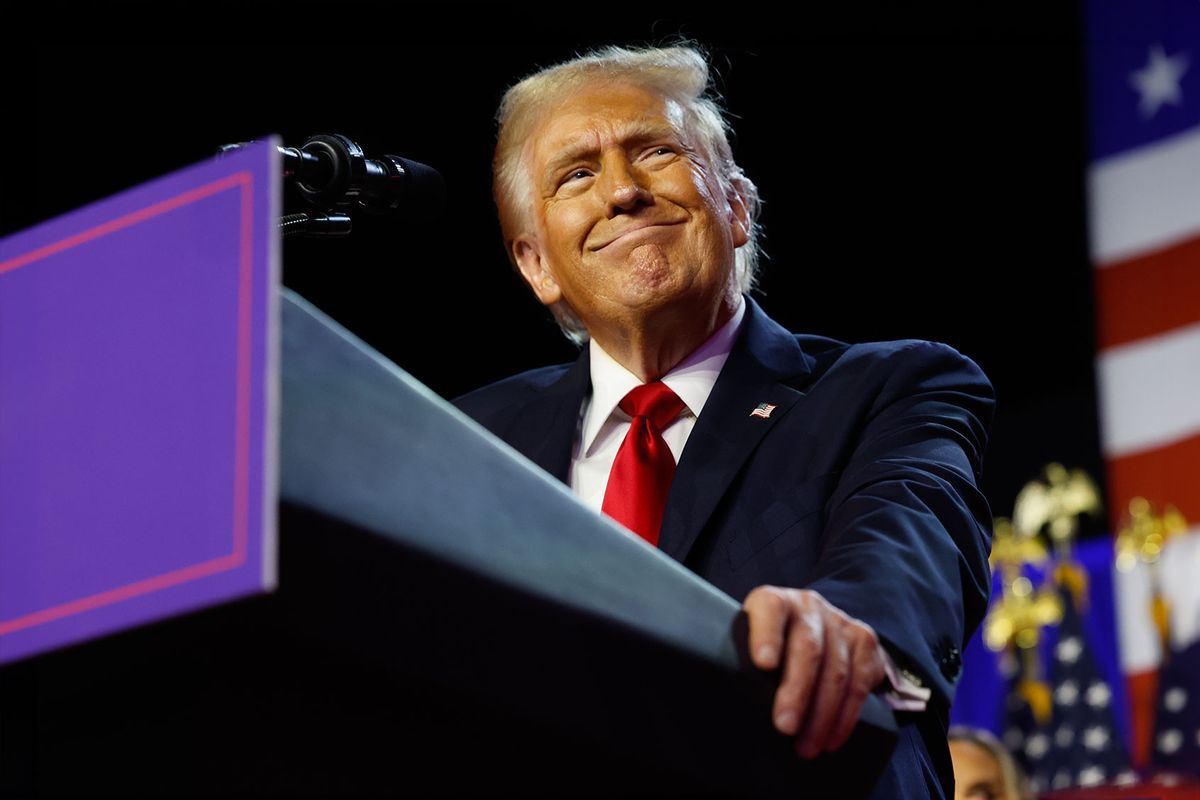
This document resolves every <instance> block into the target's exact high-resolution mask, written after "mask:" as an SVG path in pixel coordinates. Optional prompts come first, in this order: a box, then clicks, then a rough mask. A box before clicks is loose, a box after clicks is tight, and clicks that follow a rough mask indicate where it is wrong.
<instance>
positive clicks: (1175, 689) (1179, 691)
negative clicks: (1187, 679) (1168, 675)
mask: <svg viewBox="0 0 1200 800" xmlns="http://www.w3.org/2000/svg"><path fill="white" fill-rule="evenodd" d="M1186 705H1187V692H1185V691H1184V690H1183V687H1182V686H1172V687H1171V688H1170V689H1168V690H1167V691H1166V692H1165V693H1164V694H1163V708H1165V709H1167V711H1170V712H1171V713H1173V714H1174V713H1179V712H1180V711H1183V707H1184V706H1186Z"/></svg>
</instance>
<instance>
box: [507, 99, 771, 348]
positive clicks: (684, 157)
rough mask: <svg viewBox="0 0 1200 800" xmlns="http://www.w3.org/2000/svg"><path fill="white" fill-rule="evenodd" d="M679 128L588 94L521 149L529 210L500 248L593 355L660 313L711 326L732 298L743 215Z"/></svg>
mask: <svg viewBox="0 0 1200 800" xmlns="http://www.w3.org/2000/svg"><path fill="white" fill-rule="evenodd" d="M682 125H683V114H682V112H681V109H680V108H679V105H678V104H677V103H675V102H674V101H671V100H667V99H665V98H663V97H662V96H660V95H658V94H657V93H654V92H651V91H648V90H646V89H642V88H640V87H637V86H634V85H630V84H624V83H618V84H598V85H596V86H594V87H590V88H586V89H585V90H583V91H581V92H577V93H575V94H574V95H572V96H571V97H570V98H569V99H567V100H566V101H565V102H563V103H562V104H561V105H559V106H557V107H556V108H555V109H554V110H553V111H552V112H550V113H549V114H548V115H547V116H546V117H545V119H543V120H542V122H541V123H540V124H539V125H538V126H537V127H536V128H535V130H534V133H533V135H532V137H531V139H530V141H529V144H528V145H527V147H526V150H525V153H526V167H527V168H528V169H529V171H530V177H531V183H532V186H533V195H534V207H533V209H532V214H530V215H529V216H530V218H531V219H530V222H531V224H530V225H529V226H528V227H530V228H532V230H528V231H526V232H525V233H523V234H522V235H520V236H517V237H516V238H515V239H514V242H513V245H512V246H513V253H514V255H515V256H516V259H517V263H518V266H519V267H520V268H521V272H522V273H523V274H524V276H525V278H526V280H527V281H529V283H530V285H531V286H532V287H533V290H534V292H535V293H536V294H537V296H538V298H539V299H540V300H541V301H542V302H543V303H545V304H547V305H550V304H553V303H556V302H558V301H559V300H565V301H566V302H567V303H568V304H569V305H570V306H571V308H572V309H574V311H575V313H576V314H577V315H578V316H579V318H580V319H581V320H582V322H583V323H584V325H585V326H586V327H587V329H588V331H589V332H590V333H591V334H592V336H594V337H597V338H598V339H599V340H600V341H601V343H602V344H603V342H604V337H605V336H606V335H609V336H612V335H621V334H620V331H628V330H629V329H630V328H629V327H628V326H630V325H633V326H638V325H639V324H642V323H644V321H645V320H646V319H649V318H650V316H651V315H653V314H655V313H657V312H661V311H663V310H665V309H671V310H672V311H673V312H674V313H676V314H678V313H684V314H701V315H709V316H716V315H717V314H718V313H719V312H718V309H719V308H720V307H722V304H729V303H730V302H731V298H732V297H734V296H736V290H735V289H734V288H733V285H734V284H733V268H734V248H736V247H738V246H740V245H742V244H744V243H745V242H746V239H747V231H748V224H749V222H748V220H747V218H746V212H745V206H744V205H743V203H742V202H741V200H740V198H738V197H737V196H736V195H732V196H728V197H727V196H726V194H725V193H724V192H723V191H722V190H721V188H720V185H719V183H718V181H717V178H716V176H715V175H714V174H713V173H712V171H711V169H710V167H709V165H707V164H706V163H704V160H703V159H702V157H701V155H700V153H699V152H697V151H696V150H695V149H694V148H695V142H694V141H693V139H692V137H689V136H688V135H687V133H686V132H685V131H683V130H682Z"/></svg>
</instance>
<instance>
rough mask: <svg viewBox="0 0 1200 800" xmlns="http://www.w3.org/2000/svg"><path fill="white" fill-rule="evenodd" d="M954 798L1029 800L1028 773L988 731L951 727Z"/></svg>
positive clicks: (955, 799) (968, 799) (958, 799)
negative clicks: (1026, 776)
mask: <svg viewBox="0 0 1200 800" xmlns="http://www.w3.org/2000/svg"><path fill="white" fill-rule="evenodd" d="M949 739H950V759H951V761H953V762H954V800H1027V798H1030V797H1032V795H1031V794H1030V792H1029V782H1028V781H1027V780H1026V778H1025V773H1024V772H1022V771H1021V768H1020V767H1019V766H1018V765H1017V762H1016V761H1015V760H1013V757H1012V755H1011V754H1010V753H1009V752H1008V750H1007V749H1006V748H1005V747H1004V745H1003V744H1001V743H1000V741H999V740H998V739H997V738H996V737H995V736H993V735H992V734H990V733H988V732H987V731H985V730H981V729H979V728H969V727H966V726H954V727H952V728H951V729H950V734H949Z"/></svg>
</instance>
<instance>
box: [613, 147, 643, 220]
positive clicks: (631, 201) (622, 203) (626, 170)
mask: <svg viewBox="0 0 1200 800" xmlns="http://www.w3.org/2000/svg"><path fill="white" fill-rule="evenodd" d="M608 162H609V163H607V164H605V165H604V175H603V184H604V193H605V197H604V199H605V203H606V204H607V206H608V217H609V219H612V218H613V217H616V216H619V215H621V214H628V213H629V212H631V211H634V210H636V209H637V208H639V207H640V206H648V205H651V204H653V203H654V195H653V194H652V193H651V192H650V190H649V189H648V188H647V187H646V185H645V182H644V178H643V177H642V176H640V175H639V173H638V170H637V169H636V168H634V167H633V166H632V165H631V164H630V163H629V162H628V161H627V160H626V158H625V157H624V155H623V154H622V155H620V156H614V157H612V158H610V159H609V160H608Z"/></svg>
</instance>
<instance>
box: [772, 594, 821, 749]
mask: <svg viewBox="0 0 1200 800" xmlns="http://www.w3.org/2000/svg"><path fill="white" fill-rule="evenodd" d="M785 647H786V653H785V660H784V664H783V678H782V680H781V681H780V684H779V688H778V689H777V690H776V691H775V727H776V728H778V729H779V731H780V733H785V734H788V735H789V736H790V735H794V734H795V733H796V732H797V731H799V730H800V725H801V722H802V721H803V720H804V718H805V715H806V714H807V713H808V709H809V706H810V701H811V696H812V691H813V685H814V684H815V682H816V680H817V678H818V676H819V674H820V669H821V661H822V659H823V657H824V650H825V620H824V618H823V616H822V614H821V612H820V610H819V607H818V606H817V605H816V604H814V603H813V602H811V600H810V599H809V598H808V597H807V596H806V595H805V593H803V592H801V593H798V596H797V599H796V601H795V606H794V607H793V614H792V616H791V619H790V621H789V624H788V628H787V644H786V645H785Z"/></svg>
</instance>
